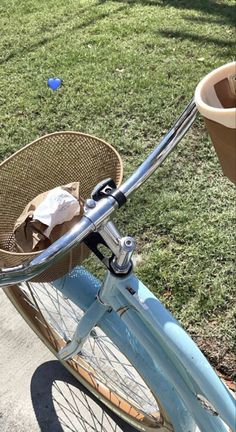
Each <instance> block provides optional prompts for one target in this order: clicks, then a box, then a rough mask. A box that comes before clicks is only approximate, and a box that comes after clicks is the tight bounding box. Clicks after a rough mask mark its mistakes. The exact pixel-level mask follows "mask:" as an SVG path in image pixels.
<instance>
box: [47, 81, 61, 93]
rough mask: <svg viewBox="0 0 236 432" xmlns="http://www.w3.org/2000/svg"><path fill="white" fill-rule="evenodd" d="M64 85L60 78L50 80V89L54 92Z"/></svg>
mask: <svg viewBox="0 0 236 432" xmlns="http://www.w3.org/2000/svg"><path fill="white" fill-rule="evenodd" d="M61 84H62V80H61V79H60V78H48V87H50V88H51V89H52V90H57V89H58V88H59V87H60V86H61Z"/></svg>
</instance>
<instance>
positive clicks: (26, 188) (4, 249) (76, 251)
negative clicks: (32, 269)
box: [0, 132, 123, 281]
mask: <svg viewBox="0 0 236 432" xmlns="http://www.w3.org/2000/svg"><path fill="white" fill-rule="evenodd" d="M122 175H123V167H122V161H121V158H120V156H119V154H118V153H117V152H116V151H115V150H114V148H113V147H112V146H110V145H109V144H107V143H106V142H104V141H102V140H100V139H98V138H95V137H92V136H90V135H85V134H82V133H79V132H56V133H53V134H49V135H46V136H44V137H42V138H39V139H38V140H36V141H34V142H32V143H31V144H29V145H27V146H25V147H24V148H23V149H21V150H19V151H18V152H16V153H15V154H14V155H12V156H11V157H9V158H8V159H7V160H5V161H4V162H2V163H1V164H0V184H1V189H0V209H1V216H0V268H1V267H14V266H17V265H20V264H22V263H23V262H25V261H28V260H31V259H33V258H34V257H35V256H37V255H38V254H39V252H35V253H30V254H29V253H27V254H22V253H16V252H13V251H12V250H13V247H14V241H13V240H14V238H13V236H12V232H13V228H14V224H15V222H16V220H17V218H18V217H19V215H20V214H21V213H22V211H23V209H24V208H25V206H26V205H27V204H28V202H30V201H31V200H32V199H33V198H35V197H36V196H37V195H39V194H40V193H42V192H45V191H47V190H50V189H53V188H55V187H57V186H60V185H64V184H68V183H71V182H75V181H79V182H80V195H81V197H82V199H86V198H88V197H89V196H90V193H91V191H92V189H93V188H94V187H95V186H96V184H97V183H98V182H100V181H101V180H103V179H105V178H108V177H111V178H112V179H113V180H114V181H115V183H116V184H117V185H120V183H121V180H122ZM88 255H89V251H88V249H87V247H86V246H85V245H84V244H81V245H79V246H76V247H74V248H73V249H72V251H71V252H69V253H68V254H67V255H66V256H65V257H63V258H62V259H61V260H60V261H58V262H57V263H55V264H54V265H53V266H52V267H51V268H50V269H48V270H46V271H45V272H44V273H42V274H41V275H39V276H38V277H37V278H36V279H34V280H37V281H50V280H53V279H56V278H59V277H61V276H62V275H63V274H65V273H67V272H68V271H69V270H70V269H71V268H73V267H74V266H75V265H77V264H80V263H81V262H82V260H83V259H84V258H86V257H87V256H88Z"/></svg>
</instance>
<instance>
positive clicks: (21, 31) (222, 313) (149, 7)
mask: <svg viewBox="0 0 236 432" xmlns="http://www.w3.org/2000/svg"><path fill="white" fill-rule="evenodd" d="M234 23H235V8H234V1H233V0H228V1H226V0H225V1H222V0H218V1H214V0H209V1H207V0H166V1H165V0H139V1H135V0H134V1H95V0H82V1H80V2H78V1H77V0H67V1H64V0H55V1H49V0H40V2H39V1H36V0H22V1H20V2H17V1H15V0H1V1H0V34H1V38H0V64H1V67H0V125H1V134H0V160H3V159H4V158H6V157H7V156H9V155H10V154H12V153H13V152H14V151H15V150H17V149H19V148H21V147H22V146H24V145H25V144H27V143H29V142H31V141H33V140H34V139H36V138H38V137H40V136H42V135H44V134H46V133H49V132H54V131H59V130H77V131H82V132H86V133H89V134H93V135H96V136H98V137H100V138H103V139H105V140H106V141H107V142H109V143H111V144H112V145H113V146H114V147H115V148H116V149H117V150H118V151H119V152H120V154H121V156H122V158H123V160H124V168H125V176H128V175H129V173H131V172H132V170H133V169H134V168H135V167H137V166H138V164H139V163H141V161H142V160H143V158H144V156H146V155H148V153H149V152H150V151H151V149H152V148H154V146H155V145H156V143H157V142H158V140H159V139H160V138H161V137H162V136H163V134H164V133H165V132H166V131H167V130H168V128H169V127H170V125H171V124H172V123H173V121H174V120H175V118H176V116H178V115H179V114H180V113H181V111H182V110H183V108H184V107H185V105H186V104H187V103H188V101H189V99H190V98H191V97H192V95H193V93H194V89H195V87H196V85H197V83H198V82H199V80H200V79H201V78H202V77H203V76H204V75H205V74H206V73H208V72H210V71H211V70H212V69H214V68H215V67H218V66H220V65H222V64H224V63H227V62H230V61H232V60H233V56H234V48H235V40H234V39H235V33H234V32H235V29H234ZM51 76H59V77H61V78H62V79H63V86H62V87H61V88H60V89H59V90H58V91H56V92H53V91H52V90H50V89H49V88H48V87H47V79H48V78H49V77H51ZM75 181H76V179H75ZM234 199H235V193H234V187H233V185H232V184H231V183H230V182H229V181H228V180H227V179H226V178H224V177H223V175H222V172H221V169H220V166H219V163H218V160H217V157H216V155H215V153H214V151H213V149H212V146H211V144H210V141H209V138H208V136H207V134H206V132H205V130H204V125H203V122H202V120H201V119H200V118H198V120H197V121H196V122H195V124H194V126H193V127H192V129H191V131H190V132H189V133H188V135H187V136H186V137H185V138H184V139H183V140H182V142H181V143H180V144H179V146H178V149H177V150H176V151H175V152H174V153H172V155H171V156H170V157H169V159H168V160H167V161H166V162H165V163H164V164H163V165H162V167H161V168H160V169H159V170H158V172H157V173H156V174H155V175H154V176H153V177H152V179H151V180H150V181H149V182H147V183H146V185H145V186H144V187H143V189H142V191H139V192H138V193H137V194H136V195H135V196H133V198H132V201H131V202H130V205H129V206H127V207H126V208H124V209H123V210H121V211H120V213H119V215H117V217H116V220H117V222H118V225H119V227H120V230H121V231H122V232H124V233H129V234H132V235H134V236H136V238H137V242H138V246H137V254H138V258H139V259H138V262H139V264H138V265H137V272H138V274H139V276H140V277H141V278H142V280H143V281H144V282H145V283H146V284H147V285H148V286H150V287H152V290H153V291H154V292H155V293H156V294H157V295H158V297H159V298H160V299H161V301H163V302H164V303H165V304H166V305H167V307H168V308H170V310H171V311H172V312H173V313H174V314H175V316H176V317H177V318H178V319H180V321H181V322H182V324H183V325H184V327H185V328H186V329H187V330H188V331H189V332H190V333H191V335H192V336H193V337H194V338H195V340H196V341H197V342H198V343H199V345H200V347H201V348H202V349H203V351H204V352H205V353H206V354H207V355H208V357H209V359H210V360H211V362H212V363H213V364H214V365H215V366H216V367H217V368H218V370H219V371H221V372H222V373H224V374H226V375H228V376H229V377H231V378H232V377H233V374H234V361H235V357H234V352H235V351H234V341H235V319H234V317H235V308H234V306H235V303H234V296H235V284H234V277H233V273H234V265H235V204H234Z"/></svg>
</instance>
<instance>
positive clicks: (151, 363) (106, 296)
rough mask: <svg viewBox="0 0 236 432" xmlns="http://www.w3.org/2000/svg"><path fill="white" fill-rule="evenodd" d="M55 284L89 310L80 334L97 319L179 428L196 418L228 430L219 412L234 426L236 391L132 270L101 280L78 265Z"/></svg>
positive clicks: (211, 429) (212, 429)
mask: <svg viewBox="0 0 236 432" xmlns="http://www.w3.org/2000/svg"><path fill="white" fill-rule="evenodd" d="M54 284H55V287H56V288H57V289H58V290H59V291H61V292H62V293H63V295H65V296H66V297H68V298H69V299H70V300H72V301H73V302H74V303H75V304H77V305H78V306H79V307H80V308H81V309H83V310H84V311H85V315H84V317H83V318H84V319H83V322H82V323H81V322H80V323H79V325H78V329H77V337H78V338H80V336H81V337H83V336H84V334H89V333H90V331H91V330H92V328H93V327H94V326H95V325H98V326H99V327H100V328H101V329H102V330H103V331H104V332H105V333H106V334H107V335H108V337H109V338H110V339H111V340H112V341H113V342H114V343H115V344H116V345H117V346H118V348H119V349H120V350H121V352H122V353H123V354H124V355H125V356H126V357H127V358H128V359H129V361H130V362H131V363H132V364H133V365H134V367H136V368H137V370H139V371H141V373H142V377H143V379H144V381H145V382H146V383H147V385H149V387H150V389H151V390H152V391H153V394H154V395H158V402H159V403H160V404H161V405H162V406H163V407H164V408H165V407H168V411H169V412H171V413H173V419H174V422H175V421H176V423H174V422H173V419H172V422H173V426H174V430H175V431H177V432H178V431H181V432H183V431H193V430H195V429H194V427H195V428H196V426H194V424H195V425H197V426H198V427H199V429H200V430H201V431H203V432H218V431H219V432H223V431H224V432H225V431H226V430H227V429H226V427H225V425H224V424H223V422H222V421H221V419H220V417H221V418H222V419H223V420H224V422H225V423H226V424H227V425H228V426H229V427H231V429H232V430H234V426H235V400H234V398H233V396H232V395H231V394H230V393H229V391H228V390H227V388H226V387H225V385H224V384H223V383H222V382H221V380H220V379H219V378H218V377H217V375H216V374H215V372H214V371H213V369H212V368H211V366H210V364H209V363H208V362H207V360H206V359H205V357H204V356H203V354H202V353H201V351H200V350H199V348H198V347H197V346H196V345H195V343H194V342H193V341H192V339H191V338H190V337H189V336H188V334H187V333H186V332H185V331H184V330H183V328H182V327H181V326H180V324H179V323H178V322H177V321H176V320H175V319H174V318H173V316H172V315H171V314H170V312H169V311H168V310H167V309H165V307H164V306H163V305H162V304H161V302H160V301H159V300H157V298H156V297H155V296H154V295H153V294H152V293H151V292H150V291H149V290H148V289H147V288H146V287H145V286H144V285H143V284H142V282H140V281H139V280H138V279H137V278H136V277H135V276H134V275H133V274H130V275H129V276H127V277H124V278H120V277H117V276H115V275H112V274H111V273H109V272H108V274H107V276H106V279H105V281H104V284H103V285H101V283H100V282H99V281H98V280H97V279H96V278H95V277H94V276H92V275H91V274H90V273H88V272H87V271H86V270H85V269H84V268H83V267H78V268H77V269H75V270H74V271H73V272H72V273H71V274H70V275H67V276H66V279H65V278H63V280H60V279H59V280H57V281H55V282H54ZM98 293H100V296H99V297H98V296H97V294H98ZM101 296H102V301H101ZM94 299H95V300H94ZM110 308H112V312H111V311H109V310H110ZM183 406H184V407H185V409H183ZM179 412H181V416H180V415H179ZM183 412H185V413H186V415H185V416H184V415H183ZM189 413H190V416H191V417H189Z"/></svg>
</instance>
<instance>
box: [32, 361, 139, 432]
mask: <svg viewBox="0 0 236 432" xmlns="http://www.w3.org/2000/svg"><path fill="white" fill-rule="evenodd" d="M31 399H32V404H33V408H34V412H35V415H36V418H37V421H38V425H39V428H40V431H41V432H65V431H72V432H76V431H79V432H90V431H99V430H100V431H103V432H137V431H136V429H134V428H133V427H131V426H129V425H128V424H127V423H126V422H124V421H123V420H121V419H120V418H119V417H118V416H116V415H115V414H114V413H112V412H111V411H110V410H109V409H108V408H106V407H105V406H104V405H103V404H102V403H101V402H99V401H98V400H97V399H96V398H95V397H94V396H93V395H92V394H91V393H90V392H89V391H88V390H86V388H85V387H83V386H82V385H81V384H80V383H79V382H78V381H77V380H76V379H75V378H74V377H73V376H72V375H71V374H70V373H69V372H68V371H67V370H66V369H65V368H64V367H63V366H62V365H61V363H60V362H59V361H56V360H53V361H48V362H46V363H43V364H42V365H40V366H39V367H38V368H37V369H36V371H35V372H34V374H33V376H32V379H31Z"/></svg>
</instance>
